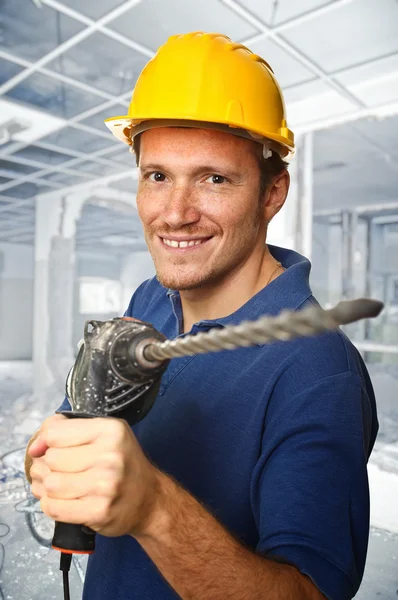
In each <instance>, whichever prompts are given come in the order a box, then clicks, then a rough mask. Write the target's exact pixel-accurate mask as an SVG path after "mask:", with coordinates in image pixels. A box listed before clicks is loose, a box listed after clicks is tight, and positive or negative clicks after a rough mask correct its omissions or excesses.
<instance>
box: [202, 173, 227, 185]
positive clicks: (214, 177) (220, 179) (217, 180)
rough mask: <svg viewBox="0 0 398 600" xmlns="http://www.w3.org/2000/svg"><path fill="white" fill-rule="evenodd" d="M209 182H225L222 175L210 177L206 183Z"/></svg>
mask: <svg viewBox="0 0 398 600" xmlns="http://www.w3.org/2000/svg"><path fill="white" fill-rule="evenodd" d="M209 180H210V182H211V183H225V182H226V181H227V180H226V178H225V177H223V175H211V176H210V177H209V178H208V179H207V181H209Z"/></svg>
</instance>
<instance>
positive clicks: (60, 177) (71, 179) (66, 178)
mask: <svg viewBox="0 0 398 600" xmlns="http://www.w3.org/2000/svg"><path fill="white" fill-rule="evenodd" d="M41 179H43V180H46V181H54V182H55V183H63V184H64V185H65V186H69V185H76V184H78V183H84V182H86V181H89V180H90V179H89V178H88V177H85V176H84V175H79V173H76V174H75V175H68V174H67V173H57V172H56V171H55V172H53V173H48V174H47V175H43V176H42V177H41Z"/></svg>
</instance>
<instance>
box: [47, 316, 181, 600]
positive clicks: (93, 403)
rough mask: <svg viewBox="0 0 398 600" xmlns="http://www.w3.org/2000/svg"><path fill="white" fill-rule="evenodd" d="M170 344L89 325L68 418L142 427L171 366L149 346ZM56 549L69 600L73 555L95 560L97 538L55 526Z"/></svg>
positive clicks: (145, 327)
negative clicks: (148, 352)
mask: <svg viewBox="0 0 398 600" xmlns="http://www.w3.org/2000/svg"><path fill="white" fill-rule="evenodd" d="M165 340H166V338H165V337H164V336H163V335H162V334H161V333H160V332H159V331H157V330H156V329H154V327H153V326H152V325H151V324H149V323H145V322H142V321H138V320H135V319H132V318H129V317H121V318H116V319H113V320H111V321H95V320H92V321H87V322H86V324H85V328H84V338H83V340H82V343H81V345H80V348H79V352H78V355H77V358H76V361H75V364H74V366H73V367H72V369H71V370H70V372H69V374H68V377H67V380H66V397H67V398H68V400H69V403H70V405H71V407H72V411H63V412H61V414H63V415H65V416H66V417H68V418H93V417H118V418H120V419H125V420H126V421H127V422H128V423H129V425H134V424H135V423H138V421H140V420H141V419H143V418H144V417H145V415H147V414H148V412H149V411H150V409H151V408H152V406H153V404H154V402H155V399H156V396H157V393H158V390H159V385H160V380H161V377H162V374H163V373H164V371H165V370H166V368H167V365H168V363H169V360H151V361H148V360H147V359H146V358H145V355H144V349H145V347H146V346H148V345H149V344H151V343H153V342H163V341H165ZM52 547H53V548H54V549H56V550H60V551H61V565H60V569H61V570H62V571H63V579H64V598H65V600H69V582H68V571H69V569H70V564H71V559H72V554H92V553H93V552H94V548H95V532H94V531H92V530H91V529H89V528H88V527H86V526H84V525H74V524H71V523H61V522H56V523H55V529H54V536H53V539H52Z"/></svg>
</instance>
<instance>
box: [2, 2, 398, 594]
mask: <svg viewBox="0 0 398 600" xmlns="http://www.w3.org/2000/svg"><path fill="white" fill-rule="evenodd" d="M195 30H206V31H217V32H220V33H224V34H227V35H228V36H230V37H231V38H232V39H233V40H234V41H237V42H243V43H244V44H246V45H247V46H249V48H250V49H251V50H253V51H254V52H256V53H257V54H260V55H262V56H263V57H264V58H265V59H266V60H267V61H268V62H269V63H270V65H271V66H272V68H273V70H274V72H275V74H276V77H277V79H278V81H279V83H280V85H281V87H282V89H283V91H284V94H285V100H286V105H287V115H288V124H289V127H290V128H291V129H293V131H294V132H295V133H296V136H297V153H296V157H295V159H294V161H293V163H292V164H291V167H290V171H291V176H292V188H291V192H290V194H289V199H288V201H287V204H286V206H285V208H284V209H283V211H282V212H281V213H280V215H278V217H277V218H276V219H275V221H274V222H273V223H272V224H271V229H270V235H269V241H270V242H272V243H275V244H278V245H281V246H285V247H290V248H294V249H296V250H298V251H299V252H302V253H303V254H305V255H306V256H308V257H309V258H310V259H311V261H312V275H311V282H312V287H313V291H314V293H315V295H316V296H317V298H318V299H319V301H320V302H321V304H322V305H323V306H324V307H329V306H331V305H333V304H335V303H337V302H338V301H339V300H340V299H343V298H354V297H358V296H363V295H366V296H372V297H374V298H378V299H381V300H382V301H383V302H385V305H386V307H385V310H384V311H383V313H382V314H381V316H380V317H379V318H377V319H376V320H374V321H372V322H366V323H364V322H361V323H359V324H357V325H355V326H351V327H350V328H349V329H347V333H348V335H349V336H350V338H351V339H352V341H353V342H354V344H355V345H356V346H357V347H358V349H359V350H360V352H361V353H362V355H363V356H364V358H365V361H366V363H367V366H368V368H369V370H370V373H371V376H372V380H373V383H374V387H375V390H376V397H377V401H378V407H379V419H380V433H379V436H378V441H377V444H376V448H375V450H374V452H373V454H372V457H371V461H370V464H369V479H370V486H371V495H372V515H371V525H372V530H371V538H370V544H369V555H368V563H367V569H366V573H365V578H364V582H363V585H362V588H361V590H360V592H359V593H358V595H357V598H359V599H360V600H374V599H375V598H380V599H382V600H387V599H389V600H391V599H393V598H396V597H397V594H398V541H397V534H398V326H397V324H398V149H397V143H396V140H397V138H398V2H397V1H396V0H377V2H376V1H375V0H334V1H332V0H329V1H326V0H201V2H196V0H127V1H124V2H123V1H121V0H100V1H98V0H84V1H81V0H63V1H62V2H58V1H57V0H0V409H1V410H0V456H1V460H0V511H1V518H0V598H1V599H5V598H7V599H10V600H22V599H32V600H36V599H39V598H40V600H49V599H53V598H54V599H58V598H61V596H62V588H61V583H62V582H61V574H60V573H59V571H58V554H57V553H56V552H54V551H51V550H49V549H48V544H49V540H50V539H51V523H49V522H48V520H47V519H46V518H45V517H43V516H42V515H41V514H40V512H39V509H38V507H37V503H36V502H35V500H34V498H32V497H31V495H30V492H29V487H28V486H27V485H26V481H25V480H24V477H23V475H22V471H23V467H22V465H23V455H24V448H25V445H26V442H27V440H28V439H29V437H30V435H31V434H32V433H33V432H34V431H35V429H36V428H37V427H38V426H39V425H40V423H41V421H42V419H43V418H44V417H45V416H47V415H49V414H51V413H52V412H53V411H54V410H55V409H56V408H57V406H58V405H59V404H60V402H61V401H62V398H63V388H64V381H65V377H66V374H67V372H68V370H69V368H70V366H71V365H72V364H73V361H74V356H75V354H76V349H77V343H78V341H79V339H80V338H81V337H82V333H83V325H84V322H85V320H87V319H90V318H96V319H109V318H112V317H114V316H119V315H121V314H122V313H123V312H124V310H125V309H126V307H127V305H128V301H129V299H130V297H131V294H132V293H133V292H134V290H135V289H136V287H137V286H138V285H139V284H140V283H141V282H142V281H143V280H145V279H147V278H148V277H150V276H152V275H153V266H152V262H151V259H150V256H149V255H148V253H147V251H146V246H145V242H144V239H143V234H142V229H141V226H140V223H139V220H138V217H137V212H136V208H135V191H136V171H135V164H134V156H133V155H131V154H129V152H128V148H127V146H124V145H122V144H121V143H120V142H117V141H116V139H115V138H114V137H113V136H112V135H111V134H110V133H109V132H108V130H107V129H106V127H105V126H104V124H103V119H104V118H107V117H109V116H116V115H124V114H126V112H127V107H128V103H129V99H130V96H131V91H132V89H133V87H134V83H135V81H136V79H137V76H138V74H139V73H140V71H141V69H142V68H143V66H144V65H145V63H146V62H147V61H148V59H150V58H151V57H152V56H153V54H154V52H155V51H156V49H157V47H158V46H159V45H160V44H162V43H163V42H165V41H166V39H167V37H168V36H169V35H172V34H176V33H184V32H187V31H195ZM84 567H85V565H84V561H82V560H80V561H77V560H75V562H74V567H73V568H72V572H71V573H72V576H71V578H72V583H71V588H72V597H74V598H79V597H81V589H82V580H83V577H84Z"/></svg>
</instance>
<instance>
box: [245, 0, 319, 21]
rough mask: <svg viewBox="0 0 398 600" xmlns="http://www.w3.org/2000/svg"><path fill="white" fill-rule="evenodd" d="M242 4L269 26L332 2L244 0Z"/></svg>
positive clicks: (314, 0) (313, 0) (312, 0)
mask: <svg viewBox="0 0 398 600" xmlns="http://www.w3.org/2000/svg"><path fill="white" fill-rule="evenodd" d="M240 4H241V6H244V7H245V8H247V9H248V10H249V11H250V12H252V13H253V15H255V16H256V17H258V18H259V19H261V20H262V21H263V22H264V23H265V24H266V25H268V26H275V25H278V24H279V23H283V22H284V21H290V20H291V19H292V18H294V17H298V16H299V15H302V14H304V13H307V12H311V11H312V10H314V9H315V8H319V7H320V6H325V5H327V4H330V0H300V1H299V2H297V1H295V2H294V1H290V2H289V1H286V0H282V1H276V2H275V1H272V0H269V1H268V2H267V1H266V0H242V1H241V2H240Z"/></svg>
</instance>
